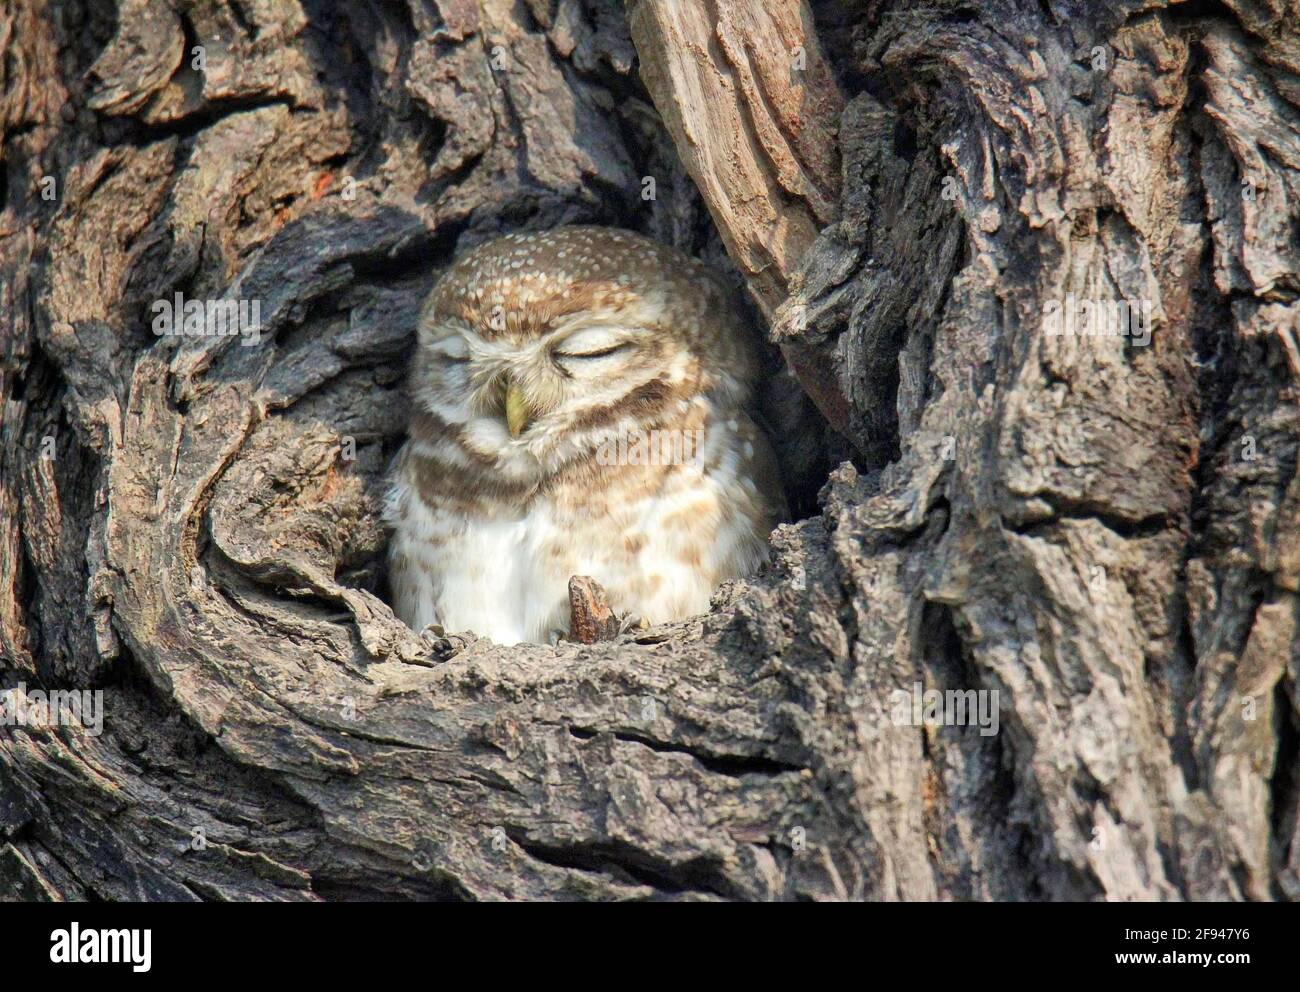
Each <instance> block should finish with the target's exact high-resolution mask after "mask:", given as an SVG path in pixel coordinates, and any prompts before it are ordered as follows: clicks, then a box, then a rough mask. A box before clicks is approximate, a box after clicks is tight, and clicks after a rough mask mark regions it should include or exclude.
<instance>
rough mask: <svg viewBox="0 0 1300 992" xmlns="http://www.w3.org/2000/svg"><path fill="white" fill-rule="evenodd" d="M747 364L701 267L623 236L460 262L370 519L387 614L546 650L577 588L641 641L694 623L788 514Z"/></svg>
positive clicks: (428, 305) (750, 355) (733, 319)
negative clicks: (596, 589)
mask: <svg viewBox="0 0 1300 992" xmlns="http://www.w3.org/2000/svg"><path fill="white" fill-rule="evenodd" d="M756 348H757V342H756V341H755V339H754V337H753V332H752V329H751V326H750V324H749V323H748V321H747V320H746V319H745V318H744V316H743V311H742V310H741V308H740V306H739V302H738V301H737V300H736V299H735V298H734V296H733V295H732V293H731V292H730V291H729V290H728V288H727V287H726V285H725V284H724V283H723V282H721V280H720V279H719V278H718V277H716V276H715V275H714V274H713V273H712V272H711V271H710V270H709V269H708V267H707V266H705V265H704V264H702V263H701V262H698V261H696V260H694V259H692V258H690V257H689V256H687V255H685V254H683V253H682V252H680V251H678V250H676V249H673V248H669V247H666V246H664V245H661V244H658V243H656V242H654V241H651V240H649V239H647V238H644V237H642V236H640V235H637V234H633V233H631V232H628V231H621V230H614V229H608V228H602V227H562V228H558V229H556V230H552V231H549V232H546V233H536V234H512V235H508V236H506V237H502V238H499V239H497V240H495V241H492V242H490V243H488V244H485V245H482V246H480V247H478V248H476V249H474V250H472V251H470V252H468V253H467V254H465V255H463V256H462V257H460V258H459V259H458V260H456V261H455V262H454V263H453V264H452V265H451V267H450V268H449V269H447V270H446V271H445V272H444V273H443V275H442V276H441V278H440V279H439V280H438V281H437V283H436V285H435V286H434V288H433V290H432V291H431V293H430V294H429V297H428V300H427V301H426V302H425V304H424V306H423V308H422V310H421V313H420V317H419V320H418V337H417V344H416V351H415V357H414V360H413V365H412V368H411V373H410V375H411V379H410V387H409V388H410V395H411V409H410V421H409V422H410V430H409V437H408V440H407V441H406V444H405V445H404V447H403V448H402V450H401V451H400V452H399V454H398V456H397V458H396V459H395V461H394V464H393V470H392V471H393V475H392V486H391V489H390V491H389V495H388V501H387V506H386V510H385V516H386V519H387V521H388V523H389V524H390V526H391V527H392V530H393V537H392V541H391V543H390V550H389V566H390V567H389V575H390V584H391V588H392V593H393V600H394V603H393V605H394V610H395V612H396V613H397V615H398V616H399V617H401V619H402V620H403V621H405V622H406V623H407V624H408V625H409V626H411V627H412V628H413V629H415V630H417V631H420V630H423V629H425V628H426V627H427V626H429V625H431V624H437V625H440V626H442V627H443V628H444V629H446V630H447V631H473V632H474V633H476V634H478V635H480V636H484V637H488V638H490V639H492V640H493V641H495V642H497V643H499V644H515V643H519V642H522V641H530V642H537V643H547V642H551V643H554V641H555V640H556V639H557V638H558V637H561V636H564V635H565V634H566V633H567V631H568V623H569V605H568V604H569V601H568V581H569V578H570V577H571V576H574V575H587V576H591V577H592V578H594V579H596V581H597V582H599V583H600V584H601V585H602V586H604V588H605V590H606V592H607V595H608V599H609V604H610V606H611V607H612V608H613V609H614V610H615V611H616V612H618V613H620V614H625V615H628V616H635V617H638V618H641V619H643V620H645V621H649V622H651V623H660V622H664V621H669V620H675V619H679V618H683V617H687V616H691V615H693V614H698V613H703V612H705V611H707V609H708V607H709V599H710V597H711V595H712V593H713V591H714V589H715V588H716V587H717V585H718V584H719V583H720V582H722V581H724V580H727V579H734V578H737V577H739V576H742V575H745V574H747V573H750V572H752V571H753V570H754V569H756V568H757V567H758V566H759V565H760V564H761V563H762V561H763V560H764V558H765V556H766V552H767V537H768V534H769V533H770V532H771V530H772V528H773V527H774V526H775V525H776V524H777V523H778V522H779V521H780V520H781V519H782V518H783V516H784V515H785V503H784V497H783V495H782V488H781V483H780V479H779V476H778V472H777V468H776V462H775V459H774V456H773V453H772V448H771V446H770V444H769V443H768V440H767V438H766V436H765V435H764V433H763V431H762V429H761V428H760V427H759V425H758V424H757V423H756V421H755V420H754V419H753V418H752V417H751V416H750V413H749V408H750V405H751V402H752V395H753V389H754V383H755V379H756V377H757V376H758V374H759V369H760V367H759V363H758V358H757V350H756Z"/></svg>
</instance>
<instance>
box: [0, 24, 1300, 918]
mask: <svg viewBox="0 0 1300 992" xmlns="http://www.w3.org/2000/svg"><path fill="white" fill-rule="evenodd" d="M0 43H2V44H3V46H4V57H3V60H2V61H0V140H2V145H0V155H2V156H3V162H2V164H0V398H2V399H3V406H2V407H0V688H10V687H14V688H15V689H16V688H17V687H18V686H20V684H21V686H22V687H23V691H25V692H26V693H31V692H33V691H35V690H38V689H40V690H51V689H59V688H66V689H78V690H81V689H102V690H103V692H104V698H105V713H104V718H103V732H102V734H98V735H96V734H93V733H91V732H90V731H89V730H88V729H87V728H85V727H81V726H76V725H70V726H69V725H44V726H41V725H34V724H30V723H29V724H27V725H25V726H2V727H0V898H11V899H52V900H63V899H66V900H79V899H106V900H121V899H151V900H197V899H217V900H224V899H231V900H247V899H255V900H322V899H363V898H402V899H428V898H452V899H600V900H619V899H673V900H692V899H753V900H774V899H818V900H824V899H884V900H894V899H926V900H929V899H940V900H995V899H996V900H1004V899H1014V900H1065V899H1084V900H1093V899H1109V900H1185V899H1197V900H1268V899H1296V898H1300V833H1298V831H1300V817H1298V815H1297V814H1298V813H1300V787H1298V786H1300V781H1298V780H1297V776H1298V775H1300V765H1298V764H1297V761H1296V758H1297V749H1298V748H1300V735H1298V734H1297V727H1298V726H1300V476H1298V475H1297V448H1298V446H1300V391H1298V390H1300V348H1298V347H1297V333H1298V331H1300V302H1298V300H1297V296H1298V294H1300V4H1298V3H1297V0H1222V2H1199V0H1193V2H1186V3H1165V2H1163V0H1119V2H1112V3H1104V4H1103V3H1091V2H1083V0H976V2H957V0H928V2H927V0H856V2H854V0H845V2H833V0H825V2H820V0H813V2H811V3H803V2H800V0H773V2H766V3H765V2H760V0H629V2H628V3H627V4H626V7H625V6H624V5H623V4H621V3H619V2H618V0H406V2H400V0H363V2H358V3H348V4H337V5H335V4H331V3H327V2H325V0H117V2H115V3H113V2H108V0H104V2H90V3H74V2H53V0H0ZM196 49H201V52H198V53H196V51H195V50H196ZM647 177H650V178H653V179H654V180H655V184H654V197H653V198H652V199H646V198H644V196H643V192H644V190H645V189H646V186H645V183H644V180H645V179H646V178H647ZM50 194H52V195H50ZM567 222H595V223H609V224H618V225H621V226H627V227H633V228H636V229H638V230H640V231H643V232H645V233H647V234H649V235H651V236H653V237H656V238H659V239H661V240H663V241H665V242H669V243H672V244H675V245H678V246H680V247H683V248H685V249H686V250H688V251H692V252H694V253H696V254H698V255H700V256H701V257H704V258H705V259H707V260H709V261H711V262H713V263H714V264H715V265H718V266H719V267H721V268H723V269H725V270H726V271H728V272H730V273H731V274H732V276H733V277H734V278H736V279H737V280H739V281H743V283H744V284H745V285H747V287H748V288H749V289H750V291H751V298H752V300H753V302H754V304H755V312H756V316H757V317H758V318H759V319H762V320H764V321H765V322H766V324H767V326H768V328H769V332H770V337H771V340H772V342H773V345H774V348H773V356H774V358H773V361H774V362H775V361H777V360H778V359H776V358H775V356H776V354H777V349H778V348H779V351H780V353H781V354H783V355H784V357H785V364H787V365H788V366H789V368H790V369H791V370H792V372H793V376H794V378H789V377H787V376H786V375H785V374H784V373H781V374H775V375H774V376H773V379H774V382H776V383H778V384H779V383H780V382H781V381H787V382H793V381H794V379H797V381H798V383H800V384H801V385H802V386H803V389H804V392H806V393H807V395H808V396H809V397H811V399H812V401H814V402H815V404H816V407H817V408H819V410H820V415H818V414H817V413H814V412H813V411H812V409H811V407H810V406H808V405H807V404H804V405H801V404H800V402H798V400H799V397H798V396H794V397H792V396H791V394H790V391H789V390H787V391H785V393H781V391H780V390H778V389H774V390H773V398H772V400H771V406H770V408H769V411H768V413H769V419H770V420H771V421H772V422H773V426H774V431H775V433H776V434H777V439H778V443H779V446H780V447H781V448H782V451H783V454H784V456H785V463H786V465H787V471H788V474H790V476H791V480H790V481H791V485H792V487H793V489H798V488H799V487H803V488H804V489H805V490H807V492H808V493H811V494H817V491H818V488H819V487H820V493H819V494H818V495H817V496H816V499H815V500H814V499H812V498H811V497H809V498H808V499H805V500H803V503H804V504H805V505H804V506H803V509H802V512H801V516H802V519H800V520H798V521H797V522H795V523H792V524H791V525H788V526H782V527H781V528H779V529H778V530H777V531H776V533H775V534H774V535H773V538H772V543H773V548H774V553H773V562H772V565H771V567H770V568H769V569H767V570H766V571H764V572H763V573H762V574H760V575H759V576H756V577H755V578H753V579H752V580H747V581H742V582H737V583H733V584H731V585H729V586H727V587H724V588H723V589H721V590H719V592H718V594H717V596H716V598H715V608H714V610H713V611H712V612H711V613H710V614H708V615H707V616H702V617H698V618H694V619H691V620H688V621H684V622H680V623H676V624H672V625H668V626H664V627H657V628H651V629H650V630H633V631H631V632H629V633H627V634H624V635H622V636H620V637H619V638H618V639H616V640H614V641H610V642H602V643H597V644H592V645H583V644H576V643H561V644H560V645H558V646H557V647H554V648H552V647H545V646H522V647H512V648H503V647H499V646H495V645H492V644H490V643H488V642H486V641H484V640H480V639H476V638H475V637H474V636H473V635H472V634H469V633H464V634H458V635H450V634H449V635H448V636H447V637H445V638H442V639H441V640H438V641H437V642H435V643H432V644H430V643H427V642H425V641H423V640H421V639H420V638H419V637H417V636H416V635H415V634H414V633H412V632H411V631H409V630H408V629H406V628H405V627H404V626H403V625H402V624H401V623H400V622H398V621H397V620H396V619H395V618H394V617H393V615H392V613H391V612H390V610H389V609H388V607H387V606H386V605H385V603H384V602H383V598H382V597H383V595H384V580H383V574H382V561H383V549H384V546H385V542H386V539H387V536H386V534H385V532H384V529H383V527H382V524H381V521H380V519H379V507H380V498H381V494H382V492H383V477H384V473H385V471H386V468H387V465H388V462H389V459H390V458H391V456H392V454H393V452H394V451H395V450H396V447H397V445H398V444H399V443H400V441H401V438H402V434H403V430H404V416H405V412H406V410H407V408H408V407H407V403H406V401H405V399H404V398H403V397H404V393H403V377H404V372H405V366H406V362H407V359H408V357H409V354H410V350H411V347H412V343H413V316H414V312H415V309H416V307H417V306H418V305H419V303H420V301H421V298H422V296H423V294H424V293H426V292H427V291H428V289H429V287H430V285H431V282H432V280H433V278H435V277H436V274H437V272H438V270H439V269H440V267H442V266H444V265H445V264H447V262H448V261H449V260H450V259H451V258H452V257H453V256H454V255H455V254H456V253H457V252H458V251H460V250H463V249H464V248H466V247H468V246H470V245H473V244H476V243H479V242H481V241H483V240H485V239H487V238H489V237H491V236H494V235H496V234H499V233H503V232H508V231H514V230H524V229H538V228H545V227H549V226H553V225H556V224H560V223H567ZM177 292H182V293H183V294H184V295H185V297H187V298H191V299H201V300H220V299H230V300H257V301H259V302H260V308H261V310H260V312H261V322H262V329H261V336H260V340H258V341H257V342H256V343H252V342H248V343H245V342H244V341H243V340H242V339H240V338H238V337H223V338H213V337H186V338H174V337H158V336H155V334H154V333H153V331H152V329H151V322H152V320H153V314H152V312H151V306H152V304H153V303H154V301H156V300H159V299H172V298H173V296H174V294H175V293H177ZM1071 296H1073V297H1077V298H1080V299H1102V300H1115V299H1130V300H1147V301H1151V302H1152V304H1153V314H1154V317H1153V320H1152V325H1151V338H1150V343H1149V344H1148V345H1146V346H1140V345H1138V344H1137V343H1135V342H1128V341H1126V340H1125V339H1123V338H1116V337H1105V338H1103V337H1085V336H1072V335H1059V336H1057V335H1049V334H1047V333H1045V332H1044V321H1043V315H1044V313H1045V311H1046V307H1047V305H1048V304H1049V301H1053V300H1064V299H1067V298H1069V297H1071ZM782 397H784V398H782ZM821 418H824V419H825V421H826V422H827V423H829V424H830V425H831V426H832V427H834V428H835V432H836V433H834V434H832V433H831V432H829V431H827V430H826V428H825V425H824V424H823V422H822V419H821ZM838 437H842V438H846V439H847V441H848V442H849V443H851V445H852V447H853V449H854V450H853V451H852V457H851V458H849V457H847V456H846V453H847V452H848V451H849V447H848V445H847V444H845V443H843V442H841V441H837V440H836V438H838ZM809 449H813V450H812V453H811V454H810V453H809ZM801 459H802V460H801ZM791 465H795V466H796V469H795V470H793V471H792V470H790V469H789V466H791ZM837 465H838V467H836V466H837ZM828 473H829V477H828ZM823 483H824V485H823ZM793 495H794V497H795V498H794V503H795V505H796V506H799V505H800V502H801V501H800V499H799V497H798V493H797V492H795V493H794V494H793ZM917 683H920V684H921V685H922V686H923V687H924V688H926V689H940V690H945V689H951V690H980V691H986V692H994V691H996V692H997V694H998V696H997V698H998V701H999V722H998V729H997V733H994V734H987V735H986V734H983V733H980V728H977V727H972V726H961V725H951V722H949V723H948V724H945V725H921V726H914V725H906V724H905V723H901V722H900V721H899V720H898V719H897V714H896V712H895V710H896V707H895V705H894V700H895V698H896V692H897V691H898V690H907V691H911V689H912V687H913V686H914V685H915V684H917ZM14 698H15V697H14V696H13V695H12V694H11V696H10V699H11V700H12V699H14Z"/></svg>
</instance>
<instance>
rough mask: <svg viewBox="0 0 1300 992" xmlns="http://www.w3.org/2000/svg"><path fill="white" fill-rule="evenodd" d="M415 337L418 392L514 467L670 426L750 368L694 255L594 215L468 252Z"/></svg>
mask: <svg viewBox="0 0 1300 992" xmlns="http://www.w3.org/2000/svg"><path fill="white" fill-rule="evenodd" d="M418 349H419V350H418V355H417V359H416V365H415V370H414V386H415V389H414V393H415V400H416V403H417V404H418V405H420V406H421V407H423V409H424V410H425V411H426V412H428V413H430V414H432V415H433V416H434V417H436V418H438V420H439V421H441V422H442V423H444V424H446V425H448V426H450V427H452V428H453V429H454V430H456V431H457V432H458V435H459V439H460V442H461V443H462V444H465V445H467V446H468V447H470V448H471V449H473V450H474V451H475V452H476V453H478V454H480V455H483V456H488V457H492V458H494V459H496V461H497V465H498V467H499V468H501V469H503V470H506V471H511V472H512V473H514V474H532V475H537V474H544V473H545V472H547V471H549V470H552V469H555V468H558V467H560V466H561V465H563V464H564V463H566V462H567V461H569V460H571V459H573V458H577V457H581V456H582V455H583V454H585V453H588V452H590V451H592V450H594V449H595V448H596V447H597V446H598V445H599V444H600V443H601V441H602V440H604V439H606V438H608V437H610V436H614V435H617V434H618V433H619V432H623V431H630V430H637V429H645V428H647V427H650V426H654V427H668V428H671V427H674V426H679V425H678V424H676V423H674V419H675V418H678V419H680V418H683V417H685V416H687V415H688V412H689V410H690V407H691V403H692V401H693V400H694V399H695V398H696V397H699V396H707V395H708V394H711V393H712V394H716V395H717V396H718V398H719V399H721V400H724V401H725V403H726V405H727V406H728V407H730V406H733V405H743V404H745V403H746V402H747V400H748V397H749V391H750V389H751V386H752V383H753V380H754V377H755V375H756V372H757V363H756V359H755V342H754V339H753V332H752V329H751V328H750V326H749V324H748V322H747V321H746V319H745V317H744V315H743V312H742V310H741V308H740V306H739V303H738V301H737V300H736V299H735V298H734V296H733V295H732V294H731V292H730V291H729V290H728V289H727V287H726V286H725V284H724V283H723V282H722V281H721V280H720V279H719V278H718V277H716V276H715V275H714V274H713V273H712V272H711V271H710V270H709V269H708V268H707V267H706V266H705V265H704V264H703V263H701V262H698V261H696V260H695V259H692V258H690V257H689V256H688V255H685V254H683V253H682V252H680V251H678V250H676V249H674V248H670V247H667V246H665V245H661V244H658V243H656V242H654V241H651V240H649V239H647V238H644V237H641V236H640V235H637V234H633V233H631V232H628V231H620V230H615V229H610V228H601V227H563V228H558V229H556V230H553V231H549V232H546V233H540V234H512V235H508V236H506V237H503V238H500V239H498V240H495V241H492V242H490V243H488V244H485V245H482V246H480V247H478V248H475V249H474V250H472V251H470V252H468V253H467V254H465V255H463V256H462V257H460V258H459V259H457V260H456V262H455V263H454V264H453V265H452V266H451V267H450V268H449V269H448V270H447V271H446V272H445V273H444V274H443V276H442V278H441V279H440V280H439V282H438V284H437V285H436V287H435V288H434V290H433V292H432V293H431V294H430V296H429V299H428V302H427V303H426V304H425V306H424V310H423V311H422V313H421V316H420V323H419V344H418ZM681 426H684V425H681Z"/></svg>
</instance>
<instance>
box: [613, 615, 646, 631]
mask: <svg viewBox="0 0 1300 992" xmlns="http://www.w3.org/2000/svg"><path fill="white" fill-rule="evenodd" d="M649 629H650V621H649V620H647V619H646V618H645V617H642V616H637V615H636V614H635V613H629V614H627V615H626V616H624V617H623V618H622V619H621V620H620V621H619V623H618V633H619V636H620V637H621V636H622V635H623V634H626V633H627V632H628V631H629V630H649Z"/></svg>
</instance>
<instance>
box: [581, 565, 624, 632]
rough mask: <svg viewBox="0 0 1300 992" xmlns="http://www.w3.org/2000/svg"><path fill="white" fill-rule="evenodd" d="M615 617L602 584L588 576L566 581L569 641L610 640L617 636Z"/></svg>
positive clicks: (616, 620) (617, 624) (616, 619)
mask: <svg viewBox="0 0 1300 992" xmlns="http://www.w3.org/2000/svg"><path fill="white" fill-rule="evenodd" d="M618 628H619V623H618V617H616V616H614V611H613V610H611V609H610V608H609V600H608V599H607V598H606V596H605V590H604V588H602V586H601V584H600V583H599V582H597V581H596V580H595V579H593V578H592V577H591V576H589V575H574V576H572V577H571V578H570V579H569V640H571V641H577V642H578V643H579V644H595V643H596V642H597V641H612V640H613V639H614V638H615V637H617V636H618Z"/></svg>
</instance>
